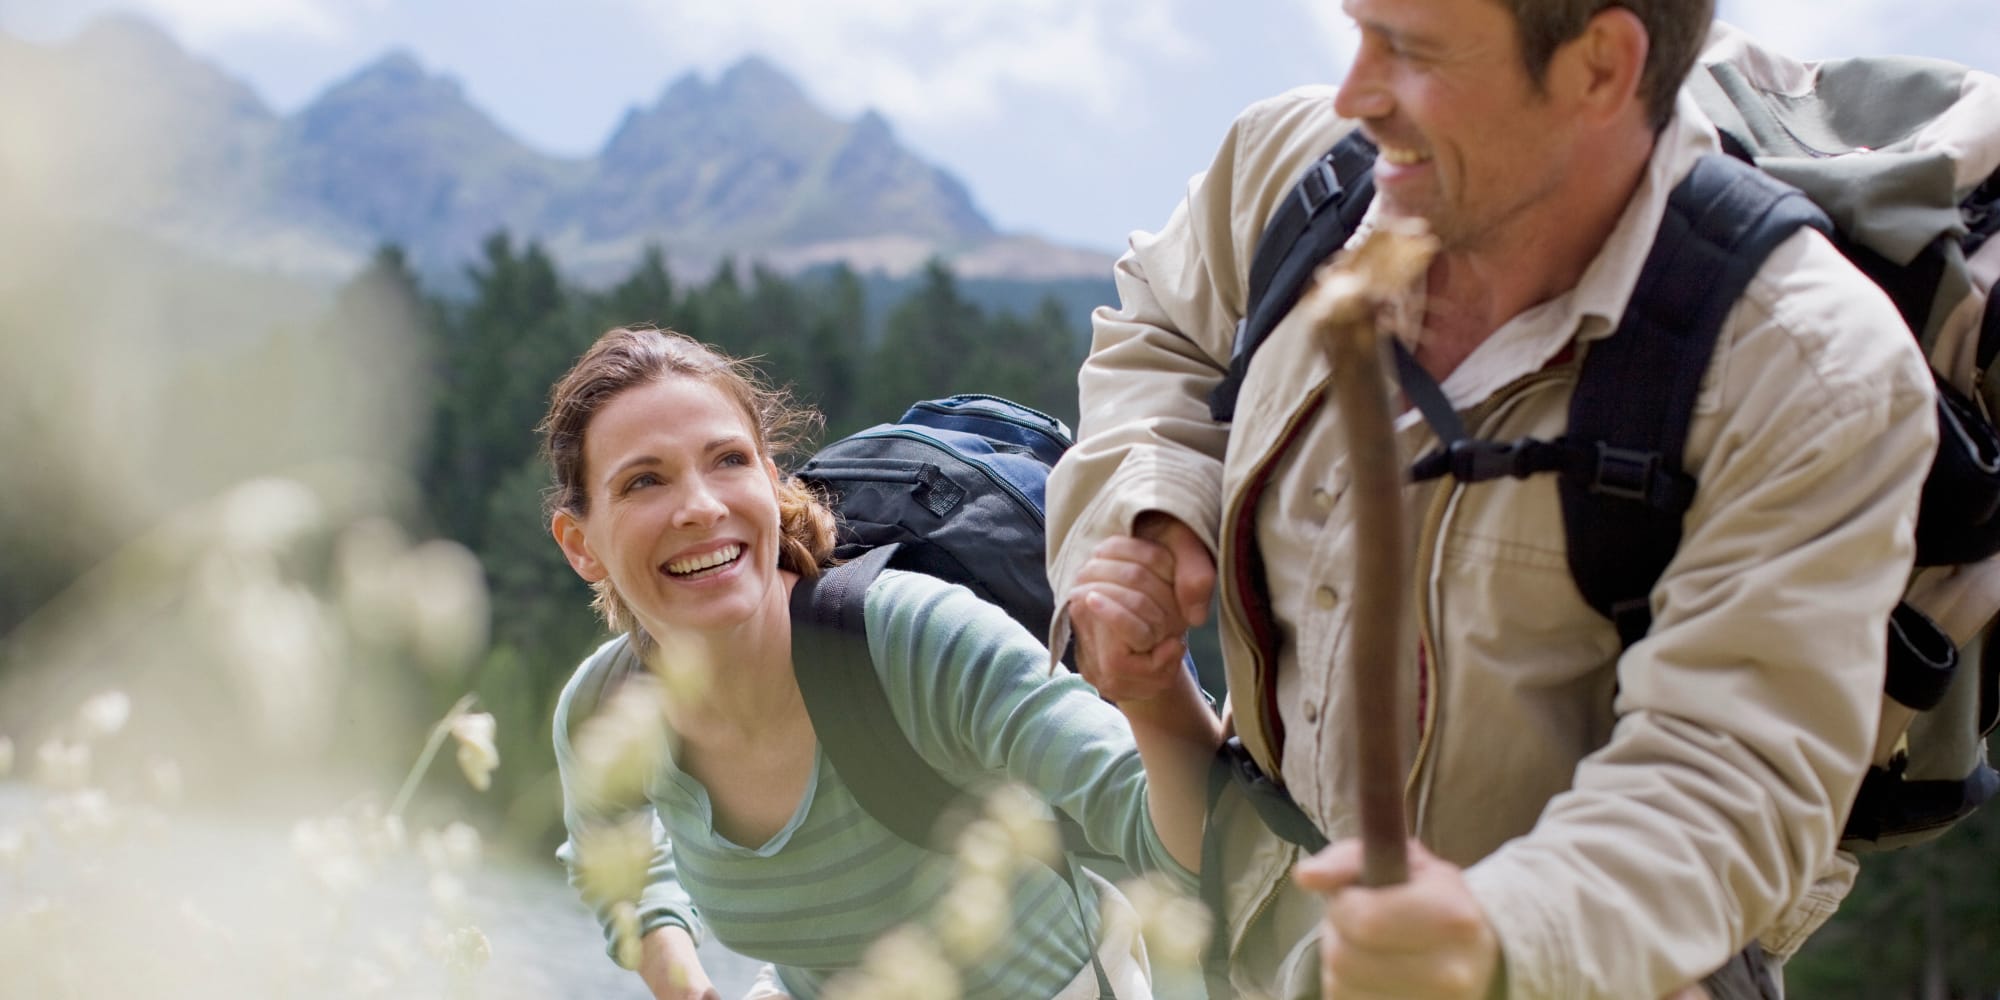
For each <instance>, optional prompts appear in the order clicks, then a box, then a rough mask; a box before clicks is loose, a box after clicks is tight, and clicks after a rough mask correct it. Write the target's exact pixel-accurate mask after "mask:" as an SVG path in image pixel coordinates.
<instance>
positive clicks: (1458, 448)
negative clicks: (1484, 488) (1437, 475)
mask: <svg viewBox="0 0 2000 1000" xmlns="http://www.w3.org/2000/svg"><path fill="white" fill-rule="evenodd" d="M1522 444H1523V443H1522V442H1520V441H1505V442H1502V441H1477V440H1464V441H1453V442H1452V443H1451V444H1449V445H1446V446H1445V457H1446V458H1448V459H1449V460H1450V461H1451V477H1452V478H1453V479H1456V480H1458V481H1459V482H1461V483H1483V482H1486V481H1487V480H1489V479H1499V478H1501V477H1502V476H1513V477H1515V478H1516V479H1522V478H1526V477H1527V476H1528V475H1529V473H1530V472H1531V471H1532V470H1531V469H1529V468H1528V467H1527V462H1526V460H1527V449H1525V448H1523V447H1522Z"/></svg>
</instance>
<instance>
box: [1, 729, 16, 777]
mask: <svg viewBox="0 0 2000 1000" xmlns="http://www.w3.org/2000/svg"><path fill="white" fill-rule="evenodd" d="M13 770H14V741H13V740H10V739H8V738H7V737H5V736H0V778H4V777H6V776H7V775H8V774H9V773H11V772H12V771H13Z"/></svg>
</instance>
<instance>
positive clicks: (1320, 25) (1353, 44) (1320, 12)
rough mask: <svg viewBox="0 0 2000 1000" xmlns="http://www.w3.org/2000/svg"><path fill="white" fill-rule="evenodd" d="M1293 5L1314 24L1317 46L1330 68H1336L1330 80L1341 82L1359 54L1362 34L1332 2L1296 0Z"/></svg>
mask: <svg viewBox="0 0 2000 1000" xmlns="http://www.w3.org/2000/svg"><path fill="white" fill-rule="evenodd" d="M1292 3H1293V6H1296V7H1297V8H1298V9H1299V12H1300V13H1301V14H1304V15H1305V17H1306V19H1307V21H1308V22H1310V23H1311V24H1312V26H1313V33H1312V34H1313V38H1312V42H1313V45H1314V47H1316V48H1317V49H1319V51H1320V53H1321V57H1322V58H1324V59H1325V60H1326V65H1327V66H1329V67H1332V68H1333V71H1332V72H1330V73H1329V74H1328V76H1327V80H1328V81H1329V82H1333V81H1338V80H1339V79H1340V78H1341V77H1342V76H1345V75H1346V73H1347V66H1348V65H1349V64H1350V63H1352V62H1353V61H1354V53H1355V51H1356V50H1358V49H1359V48H1360V47H1361V32H1360V30H1359V29H1357V28H1356V27H1355V26H1354V20H1353V19H1352V18H1350V17H1348V16H1347V11H1346V10H1345V9H1343V8H1342V7H1341V5H1340V4H1337V3H1333V2H1332V0H1292Z"/></svg>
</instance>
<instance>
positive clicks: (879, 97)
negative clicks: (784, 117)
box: [629, 0, 1207, 128]
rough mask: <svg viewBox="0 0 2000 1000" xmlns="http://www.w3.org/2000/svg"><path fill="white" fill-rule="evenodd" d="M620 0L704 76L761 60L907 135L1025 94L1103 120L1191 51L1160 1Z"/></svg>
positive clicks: (999, 107)
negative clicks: (738, 0)
mask: <svg viewBox="0 0 2000 1000" xmlns="http://www.w3.org/2000/svg"><path fill="white" fill-rule="evenodd" d="M629 2H631V3H633V4H635V6H636V8H637V9H638V10H639V11H640V12H641V13H642V14H643V15H644V16H645V17H647V18H648V19H649V20H650V21H651V23H652V24H654V26H655V27H656V29H657V30H658V31H659V33H660V35H661V37H662V39H663V40H664V41H665V42H666V43H667V44H669V45H670V46H672V47H674V48H675V49H676V50H678V51H679V52H680V53H684V54H685V55H686V56H687V57H688V58H690V59H692V60H693V61H695V62H696V63H697V64H698V65H700V66H701V67H702V68H704V69H710V70H713V69H715V68H719V67H721V66H724V65H727V64H728V63H730V62H732V61H734V60H735V59H737V58H739V57H741V56H742V55H744V54H746V53H750V52H757V53H761V54H764V55H767V56H769V57H771V58H772V59H773V60H775V61H776V62H778V63H779V64H781V65H783V66H785V67H786V68H787V69H788V70H790V71H792V72H794V73H796V74H797V75H798V76H799V77H800V78H801V79H802V80H803V81H804V82H805V84H806V86H807V87H808V88H809V89H810V90H811V91H812V93H813V94H814V95H815V96H816V97H818V98H819V99H821V100H824V101H827V102H828V103H830V104H832V105H834V106H836V107H837V108H839V109H841V110H843V111H849V112H852V111H857V110H859V109H861V108H863V107H872V108H876V109H878V110H880V111H882V112H883V113H884V114H886V115H888V116H889V117H890V118H891V119H894V120H895V121H897V122H899V123H902V124H905V125H908V126H911V127H915V128H923V127H927V126H932V125H939V124H944V123H947V122H952V121H958V122H963V121H964V120H966V119H968V118H970V119H975V120H977V119H991V118H999V117H1002V116H1003V114H1004V111H1005V109H1006V108H1007V107H1009V106H1010V105H1012V104H1013V103H1015V98H1016V97H1018V96H1021V95H1024V94H1026V95H1034V96H1040V97H1055V98H1058V99H1062V100H1066V101H1074V102H1078V103H1079V104H1080V105H1082V106H1083V107H1085V108H1087V109H1089V110H1090V111H1091V112H1092V113H1095V114H1110V113H1114V112H1115V111H1116V110H1117V109H1118V107H1119V106H1120V105H1121V104H1122V103H1125V102H1126V101H1128V100H1130V99H1132V98H1133V96H1134V95H1135V94H1136V93H1137V92H1138V90H1139V88H1141V87H1144V86H1146V83H1147V81H1148V79H1149V78H1150V77H1151V76H1152V74H1155V73H1160V72H1171V71H1172V70H1171V67H1172V66H1173V65H1174V64H1175V63H1176V62H1178V61H1184V60H1185V59H1187V58H1189V57H1190V56H1191V55H1192V54H1194V53H1195V52H1196V51H1198V43H1197V41H1196V40H1195V39H1193V38H1191V37H1190V36H1189V35H1188V34H1187V33H1186V32H1185V30H1184V29H1183V28H1182V27H1181V26H1180V23H1179V22H1180V21H1181V20H1182V19H1181V18H1178V17H1177V16H1176V13H1175V12H1174V11H1172V10H1171V9H1167V8H1168V7H1169V6H1171V5H1164V4H1158V3H1149V4H1131V3H1125V2H1118V0H845V2H842V3H835V4H829V3H825V2H823V0H759V2H757V3H747V4H727V3H715V2H712V0H674V2H669V3H661V2H659V0H651V2H648V0H629ZM1181 2H1190V0H1181ZM1191 2H1207V0H1191Z"/></svg>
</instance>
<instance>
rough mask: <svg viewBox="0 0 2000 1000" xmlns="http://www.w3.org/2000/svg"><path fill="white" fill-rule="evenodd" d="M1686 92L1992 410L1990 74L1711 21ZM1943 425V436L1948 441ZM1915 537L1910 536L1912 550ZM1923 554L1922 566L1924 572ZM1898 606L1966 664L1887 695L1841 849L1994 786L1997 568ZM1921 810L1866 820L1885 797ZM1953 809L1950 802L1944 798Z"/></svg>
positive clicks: (1995, 342)
mask: <svg viewBox="0 0 2000 1000" xmlns="http://www.w3.org/2000/svg"><path fill="white" fill-rule="evenodd" d="M1688 90H1689V92H1690V93H1691V94H1692V95H1693V96H1694V97H1695V99H1696V100H1697V102H1698V103H1699V104H1700V105H1701V107H1702V110H1703V111H1704V112H1706V113H1707V115H1708V116H1709V117H1710V118H1711V119H1713V120H1714V121H1715V123H1716V127H1717V128H1718V129H1719V130H1720V131H1721V133H1722V135H1723V141H1724V144H1725V145H1726V146H1729V147H1730V152H1732V153H1734V154H1736V155H1738V156H1742V157H1745V158H1747V159H1750V160H1752V161H1753V162H1754V163H1756V165H1757V166H1758V167H1759V168H1761V169H1762V170H1764V171H1765V172H1766V173H1769V174H1771V175H1772V176H1774V177H1777V178H1778V179H1780V180H1783V181H1784V182H1786V183H1787V184H1790V185H1791V186H1793V187H1796V188H1798V189H1799V190H1801V191H1804V192H1805V193H1806V194H1807V195H1808V196H1810V197H1811V198H1812V200H1813V201H1814V202H1815V203H1816V204H1818V205H1819V207H1820V208H1821V209H1822V210H1823V211H1825V212H1826V213H1827V215H1828V216H1829V217H1831V219H1832V221H1833V223H1834V227H1835V229H1836V231H1837V232H1838V234H1839V239H1840V240H1841V243H1842V249H1843V250H1844V251H1845V252H1846V253H1847V255H1848V256H1849V258H1850V259H1852V260H1854V261H1855V263H1857V264H1858V265H1860V266H1861V267H1862V269H1863V270H1866V271H1868V272H1869V274H1870V276H1871V277H1874V278H1875V279H1876V281H1877V283H1878V284H1880V285H1882V287H1883V289H1884V290H1885V291H1887V292H1888V293H1889V295H1890V297H1891V298H1892V299H1894V300H1895V302H1896V305H1897V307H1898V308H1899V309H1900V310H1901V311H1902V313H1903V316H1904V318H1905V320H1907V321H1908V322H1909V324H1910V328H1911V330H1912V331H1913V332H1914V333H1916V335H1917V338H1918V341H1919V343H1920V344H1921V345H1922V346H1923V348H1924V351H1925V353H1926V355H1927V356H1928V357H1929V358H1930V362H1931V367H1932V368H1933V369H1935V371H1936V372H1937V374H1938V381H1939V383H1940V386H1941V387H1948V389H1955V390H1956V391H1957V395H1959V396H1960V397H1961V399H1960V400H1959V401H1958V403H1959V404H1960V405H1961V406H1962V407H1969V408H1970V409H1969V412H1967V411H1965V410H1961V412H1962V413H1963V414H1964V419H1966V420H1967V421H1975V420H1976V421H1979V422H1983V423H1985V424H1986V425H1988V426H1990V425H1991V423H1992V418H1993V415H1994V413H1995V412H1996V407H2000V385H1996V384H1995V382H1994V378H1993V376H1994V375H1995V372H1994V371H1993V369H1994V367H1995V365H1996V355H2000V304H1996V303H1994V302H1993V301H1992V300H1991V296H1992V294H1993V290H1994V285H1995V284H1996V281H2000V238H1995V237H1996V236H2000V78H1996V77H1994V76H1992V75H1990V74H1986V73H1981V72H1978V71H1975V70H1970V69H1967V68H1966V67H1963V66H1958V65H1955V64H1952V63H1946V62H1940V61H1936V60H1929V59H1916V58H1901V57H1871V58H1861V59H1843V60H1829V61H1825V62H1819V63H1803V62H1799V61H1797V60H1794V59H1791V58H1789V57H1787V56H1783V55H1780V54H1778V53H1774V52H1772V51H1770V50H1768V49H1764V48H1762V47H1760V46H1758V45H1757V44H1756V43H1755V42H1753V41H1752V40H1750V39H1749V38H1748V37H1747V36H1745V35H1743V34H1742V33H1741V32H1738V31H1736V30H1735V29H1733V28H1729V27H1728V26H1726V25H1717V27H1716V30H1715V32H1714V33H1713V35H1711V37H1710V39H1709V46H1708V50H1707V51H1706V52H1705V53H1704V54H1703V57H1702V60H1701V64H1700V65H1698V66H1697V67H1696V68H1695V71H1694V73H1693V74H1692V75H1691V76H1690V78H1689V82H1688ZM1952 430H1953V429H1952V428H1951V427H1949V426H1945V427H1941V431H1942V432H1944V433H1946V434H1950V433H1952ZM1922 545H1923V543H1922V542H1921V541H1920V548H1921V547H1922ZM1926 561H1935V560H1924V559H1921V558H1920V559H1919V562H1920V564H1921V563H1924V562H1926ZM1906 600H1907V602H1908V603H1909V604H1910V605H1911V606H1912V607H1914V608H1916V609H1917V610H1919V611H1921V612H1923V613H1924V614H1925V615H1927V616H1928V617H1929V618H1930V619H1931V620H1933V621H1935V622H1936V623H1937V624H1938V626H1939V627H1940V628H1942V629H1943V631H1944V632H1945V634H1947V635H1948V636H1950V638H1951V640H1952V642H1953V643H1955V644H1956V645H1957V646H1958V647H1959V660H1960V663H1961V665H1962V666H1961V669H1959V670H1958V671H1957V673H1956V675H1955V676H1954V677H1953V679H1952V682H1951V684H1950V686H1949V687H1948V688H1947V689H1946V690H1945V692H1944V695H1943V697H1942V698H1941V699H1940V700H1939V701H1938V702H1937V703H1936V704H1935V705H1933V706H1930V707H1928V708H1925V709H1924V710H1923V711H1920V712H1919V711H1915V710H1912V709H1910V708H1908V707H1906V706H1903V705H1900V704H1898V703H1897V702H1895V701H1894V700H1893V699H1885V702H1884V708H1883V726H1882V736H1881V740H1880V742H1878V744H1877V747H1876V758H1875V764H1876V768H1875V771H1874V772H1873V773H1871V775H1870V776H1869V779H1868V783H1867V785H1866V786H1864V788H1863V791H1862V795H1861V800H1860V801H1858V802H1857V804H1856V809H1855V814H1856V818H1857V819H1860V820H1864V822H1862V823H1859V824H1855V825H1851V826H1850V828H1849V830H1848V837H1847V839H1846V841H1845V842H1843V844H1842V846H1843V847H1845V848H1847V849H1849V850H1855V851H1867V850H1880V849H1887V848H1893V847H1901V846H1905V845H1907V844H1912V843H1919V842H1922V841H1925V840H1929V839H1931V838H1933V837H1935V836H1937V835H1938V834H1939V833H1941V832H1943V831H1944V830H1945V829H1947V828H1949V826H1950V825H1951V824H1952V823H1954V822H1956V821H1957V820H1958V819H1959V818H1962V817H1963V816H1964V814H1965V813H1967V812H1970V811H1971V809H1972V808H1973V807H1975V806H1977V805H1978V804H1979V803H1980V802H1981V801H1984V800H1985V799H1986V798H1990V797H1992V795H1993V794H1994V793H1995V792H1996V791H2000V775H1996V774H1995V773H1994V771H1993V770H1992V769H1991V768H1990V767H1989V766H1988V761H1987V751H1986V741H1985V740H1986V736H1987V734H1988V733H1990V732H1991V731H1992V729H1993V728H1994V723H1995V720H1996V715H2000V692H1996V678H2000V649H1995V650H1991V651H1989V649H1988V648H1987V641H1986V637H1987V634H1988V632H1989V631H1990V628H1991V625H1992V622H1993V619H1994V617H1995V614H1996V612H2000V558H1986V559H1981V560H1978V561H1976V562H1970V563H1962V564H1952V565H1934V566H1927V567H1926V568H1924V569H1922V570H1920V571H1918V573H1917V574H1916V576H1915V577H1914V579H1913V580H1912V582H1911V585H1910V588H1909V591H1908V593H1907V594H1906ZM1897 796H1900V797H1904V798H1908V799H1914V800H1925V799H1928V800H1929V801H1925V802H1923V803H1922V804H1921V805H1919V806H1916V807H1914V808H1916V809H1917V810H1918V811H1919V812H1922V813H1928V815H1910V816H1902V817H1897V816H1894V815H1891V816H1888V817H1886V818H1884V819H1883V820H1882V821H1881V822H1879V823H1877V824H1875V828H1874V829H1870V828H1869V824H1868V822H1866V821H1865V818H1866V817H1867V816H1868V815H1869V814H1870V812H1871V810H1876V811H1879V810H1881V809H1882V808H1883V805H1882V803H1883V802H1884V801H1885V800H1887V799H1888V798H1891V797H1897ZM1947 800H1952V801H1947Z"/></svg>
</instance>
